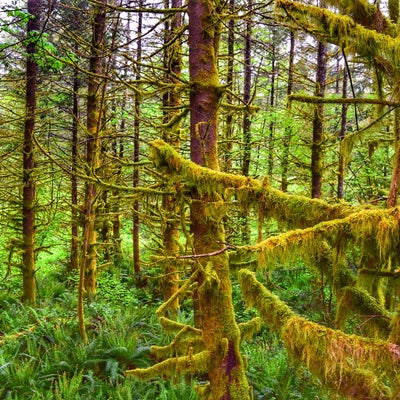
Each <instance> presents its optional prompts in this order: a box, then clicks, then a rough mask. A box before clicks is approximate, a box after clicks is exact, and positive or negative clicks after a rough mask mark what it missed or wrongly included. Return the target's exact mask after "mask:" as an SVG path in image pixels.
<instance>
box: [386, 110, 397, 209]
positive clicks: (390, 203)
mask: <svg viewBox="0 0 400 400" xmlns="http://www.w3.org/2000/svg"><path fill="white" fill-rule="evenodd" d="M393 125H394V126H393V131H394V164H393V170H392V180H391V182H390V188H389V194H388V199H387V201H386V207H395V206H396V204H397V195H398V192H399V180H400V110H399V108H396V109H395V110H394V122H393Z"/></svg>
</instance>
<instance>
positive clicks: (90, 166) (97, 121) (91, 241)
mask: <svg viewBox="0 0 400 400" xmlns="http://www.w3.org/2000/svg"><path fill="white" fill-rule="evenodd" d="M106 2H107V0H101V1H100V2H99V3H98V4H96V5H95V6H93V12H94V15H93V23H92V24H93V25H92V27H93V33H92V44H91V55H90V64H89V70H90V74H89V80H88V96H87V135H88V137H87V144H86V164H87V165H86V167H87V172H88V175H89V176H90V175H92V174H93V173H97V172H98V168H99V166H100V161H99V155H100V135H101V121H102V117H101V115H102V109H101V108H102V106H101V104H102V100H103V99H102V85H103V84H104V82H102V78H101V77H100V74H101V71H102V58H103V54H102V51H103V48H104V35H105V27H106V11H105V7H104V5H105V4H106ZM99 195H100V192H99V187H98V185H97V184H96V183H95V182H92V181H88V182H86V187H85V205H84V217H85V221H84V227H83V231H84V234H83V236H84V237H86V238H87V246H86V248H85V246H84V249H83V252H82V263H83V262H85V285H84V287H85V290H86V294H87V296H88V297H89V298H90V297H92V296H94V295H95V294H96V287H97V253H96V244H97V234H96V209H97V202H98V198H99Z"/></svg>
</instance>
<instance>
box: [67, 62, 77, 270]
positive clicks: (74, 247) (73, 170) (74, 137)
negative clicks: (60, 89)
mask: <svg viewBox="0 0 400 400" xmlns="http://www.w3.org/2000/svg"><path fill="white" fill-rule="evenodd" d="M78 90H79V79H78V69H77V68H74V78H73V93H72V148H71V164H72V167H71V204H72V207H71V254H70V264H69V270H70V271H75V270H77V269H78V268H79V241H78V228H79V222H78V221H79V212H78V179H77V176H76V173H77V163H78V121H79V105H78Z"/></svg>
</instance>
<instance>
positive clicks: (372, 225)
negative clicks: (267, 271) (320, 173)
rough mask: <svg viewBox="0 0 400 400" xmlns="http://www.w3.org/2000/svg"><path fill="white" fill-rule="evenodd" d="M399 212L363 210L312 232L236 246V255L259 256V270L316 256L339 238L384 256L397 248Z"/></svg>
mask: <svg viewBox="0 0 400 400" xmlns="http://www.w3.org/2000/svg"><path fill="white" fill-rule="evenodd" d="M398 218H399V210H398V208H394V209H386V210H380V209H375V210H363V211H359V212H356V213H354V214H352V215H350V216H348V217H345V218H342V219H336V220H332V221H327V222H321V223H319V224H317V225H315V226H313V227H312V228H306V229H296V230H292V231H288V232H286V233H283V234H281V235H278V236H273V237H271V238H269V239H266V240H264V241H263V242H261V243H257V244H255V245H252V246H238V247H237V252H238V253H239V254H241V253H243V257H244V254H246V253H249V252H250V253H251V252H257V253H258V261H259V267H260V268H266V266H268V267H269V268H270V267H271V266H273V265H274V264H276V263H277V262H286V261H290V260H291V259H294V258H296V257H298V256H300V255H301V254H303V253H307V254H318V249H319V247H320V243H322V242H323V241H324V240H327V239H328V240H330V241H331V242H332V243H335V242H336V243H337V242H338V241H340V240H341V239H342V238H345V239H346V241H347V242H353V243H355V244H357V245H359V246H360V247H361V248H365V249H366V250H371V243H372V244H373V245H374V246H373V247H374V248H375V250H374V248H373V249H372V250H371V251H372V252H374V251H376V252H378V253H380V254H384V255H385V256H386V255H387V254H388V251H389V250H392V249H395V248H397V247H396V246H397V245H398V242H399V237H398V229H397V226H398Z"/></svg>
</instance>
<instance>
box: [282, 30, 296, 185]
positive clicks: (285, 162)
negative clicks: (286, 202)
mask: <svg viewBox="0 0 400 400" xmlns="http://www.w3.org/2000/svg"><path fill="white" fill-rule="evenodd" d="M294 49H295V35H294V31H290V50H289V70H288V85H287V91H286V94H287V95H288V96H290V95H291V94H292V93H293V78H294V75H293V73H294ZM291 139H292V127H291V126H290V125H288V126H287V127H286V128H285V136H284V138H283V154H282V164H281V165H282V175H281V190H282V192H287V190H288V171H289V150H290V142H291Z"/></svg>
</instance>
